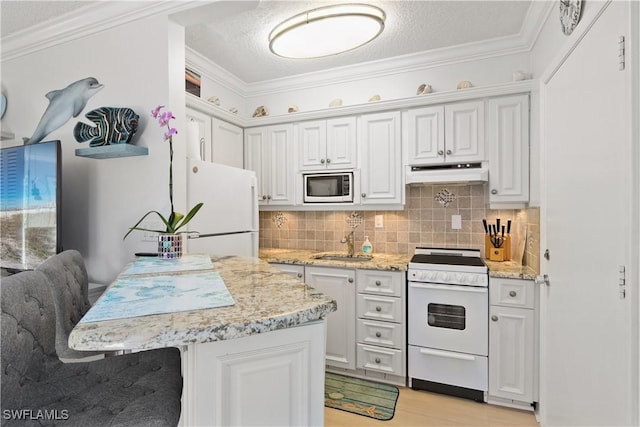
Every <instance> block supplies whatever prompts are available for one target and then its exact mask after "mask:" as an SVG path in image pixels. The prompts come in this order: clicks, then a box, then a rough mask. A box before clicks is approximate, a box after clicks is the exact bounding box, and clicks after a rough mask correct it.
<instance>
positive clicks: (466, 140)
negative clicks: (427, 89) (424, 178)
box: [404, 101, 486, 166]
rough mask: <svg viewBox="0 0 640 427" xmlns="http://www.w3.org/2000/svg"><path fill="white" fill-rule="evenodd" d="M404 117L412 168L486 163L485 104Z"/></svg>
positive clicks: (435, 109) (473, 103)
mask: <svg viewBox="0 0 640 427" xmlns="http://www.w3.org/2000/svg"><path fill="white" fill-rule="evenodd" d="M405 117H406V122H405V123H404V126H407V138H408V141H407V144H406V145H407V162H408V164H409V165H410V166H428V165H439V164H445V163H446V164H457V163H469V162H472V163H475V162H481V161H484V160H486V159H485V150H484V121H485V118H484V101H469V102H459V103H453V104H445V105H436V106H431V107H425V108H415V109H410V110H409V111H408V112H407V114H406V116H405Z"/></svg>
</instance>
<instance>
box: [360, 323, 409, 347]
mask: <svg viewBox="0 0 640 427" xmlns="http://www.w3.org/2000/svg"><path fill="white" fill-rule="evenodd" d="M402 330H403V327H402V325H401V324H398V323H390V322H379V321H376V320H366V319H358V330H357V337H358V342H360V343H363V344H370V345H382V346H385V347H391V348H403V347H404V345H403V342H402Z"/></svg>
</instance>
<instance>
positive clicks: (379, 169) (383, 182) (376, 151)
mask: <svg viewBox="0 0 640 427" xmlns="http://www.w3.org/2000/svg"><path fill="white" fill-rule="evenodd" d="M358 120H359V129H358V149H359V150H360V159H361V164H360V169H361V175H360V192H361V194H360V203H361V204H363V205H368V204H401V203H403V202H404V184H403V180H402V167H401V166H402V158H401V131H400V112H398V111H392V112H384V113H375V114H365V115H362V116H360V117H359V119H358Z"/></svg>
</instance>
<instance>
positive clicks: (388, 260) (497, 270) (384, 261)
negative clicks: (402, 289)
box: [259, 249, 538, 280]
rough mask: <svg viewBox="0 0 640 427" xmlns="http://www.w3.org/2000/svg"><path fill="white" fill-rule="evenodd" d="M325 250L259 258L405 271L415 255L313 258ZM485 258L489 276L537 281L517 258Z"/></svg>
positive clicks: (268, 252) (271, 252)
mask: <svg viewBox="0 0 640 427" xmlns="http://www.w3.org/2000/svg"><path fill="white" fill-rule="evenodd" d="M323 253H328V252H318V251H313V250H309V249H260V253H259V257H260V258H261V259H263V260H265V261H267V262H274V263H282V264H298V265H319V266H326V267H342V268H359V269H368V270H398V271H406V270H407V269H408V265H409V261H410V260H411V257H412V255H399V254H380V253H374V254H372V255H373V259H372V260H371V261H336V260H322V259H313V258H312V257H313V256H315V255H319V254H323ZM331 253H335V252H331ZM483 261H484V262H485V264H487V267H488V268H489V277H499V278H507V279H525V280H534V279H535V278H536V276H537V275H538V274H537V273H536V272H535V271H534V270H533V269H532V268H530V267H527V266H524V265H521V264H520V263H517V262H515V261H503V262H497V261H489V260H488V259H483Z"/></svg>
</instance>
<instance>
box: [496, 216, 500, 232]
mask: <svg viewBox="0 0 640 427" xmlns="http://www.w3.org/2000/svg"><path fill="white" fill-rule="evenodd" d="M498 233H500V218H496V234H498Z"/></svg>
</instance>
